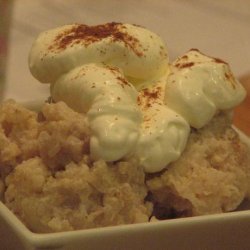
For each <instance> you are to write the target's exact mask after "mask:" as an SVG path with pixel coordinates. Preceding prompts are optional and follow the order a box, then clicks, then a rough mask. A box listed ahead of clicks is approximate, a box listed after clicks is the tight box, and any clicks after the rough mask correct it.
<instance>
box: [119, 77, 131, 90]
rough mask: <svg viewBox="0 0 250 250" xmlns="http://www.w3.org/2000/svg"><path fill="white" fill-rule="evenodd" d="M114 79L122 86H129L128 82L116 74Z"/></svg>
mask: <svg viewBox="0 0 250 250" xmlns="http://www.w3.org/2000/svg"><path fill="white" fill-rule="evenodd" d="M116 79H117V80H118V81H119V83H120V84H121V86H122V87H123V88H124V87H125V86H130V84H129V82H128V81H127V80H126V79H125V78H123V77H120V76H117V77H116Z"/></svg>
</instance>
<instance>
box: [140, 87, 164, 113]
mask: <svg viewBox="0 0 250 250" xmlns="http://www.w3.org/2000/svg"><path fill="white" fill-rule="evenodd" d="M160 95H161V87H157V88H154V89H153V90H149V89H143V90H142V91H141V94H140V95H139V96H138V98H137V104H138V105H139V106H142V105H143V106H142V107H143V108H149V107H151V106H152V104H153V103H155V102H156V101H158V100H159V98H160Z"/></svg>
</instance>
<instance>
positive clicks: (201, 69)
mask: <svg viewBox="0 0 250 250" xmlns="http://www.w3.org/2000/svg"><path fill="white" fill-rule="evenodd" d="M29 66H30V71H31V73H32V74H33V76H34V77H35V78H37V79H38V80H39V81H41V82H43V83H50V84H51V96H52V99H53V100H54V101H56V102H57V101H64V102H65V103H67V105H68V106H70V107H71V108H72V109H74V110H76V111H78V112H83V113H86V115H87V118H88V121H89V125H90V129H91V138H90V153H91V156H92V157H93V158H94V159H103V160H106V161H115V160H119V159H121V158H123V157H126V156H131V155H135V156H136V157H137V158H138V159H139V160H140V163H141V164H142V166H143V167H144V170H145V172H149V173H154V172H158V171H161V170H162V169H164V168H165V167H166V166H167V165H168V164H169V163H170V162H173V161H175V160H177V159H178V158H179V157H180V155H181V153H182V152H183V150H184V149H185V146H186V142H187V139H188V136H189V133H190V126H193V127H195V128H200V127H202V126H204V125H205V124H207V123H208V122H209V121H210V119H211V118H212V117H213V116H214V114H215V113H216V112H217V111H218V110H227V109H231V108H233V107H234V106H236V105H237V104H238V103H240V102H241V101H242V100H243V98H244V96H245V92H244V89H243V87H242V86H241V85H240V83H239V82H238V81H237V80H236V79H235V78H234V77H233V75H232V72H231V70H230V68H229V66H228V64H227V63H225V62H223V61H221V60H219V59H215V58H211V57H207V56H205V55H203V54H201V53H200V52H199V51H198V50H191V51H189V52H188V53H187V54H185V55H184V56H182V57H180V58H178V59H177V60H176V61H175V62H174V63H173V64H172V65H170V66H169V61H168V53H167V49H166V47H165V45H164V43H163V41H162V40H161V38H160V37H159V36H157V35H156V34H154V33H153V32H151V31H149V30H147V29H145V28H142V27H140V26H137V25H131V24H121V23H107V24H103V25H97V26H87V25H82V24H73V25H65V26H62V27H59V28H56V29H53V30H49V31H46V32H43V33H41V34H40V35H39V36H38V38H37V40H36V41H35V42H34V44H33V46H32V49H31V52H30V55H29Z"/></svg>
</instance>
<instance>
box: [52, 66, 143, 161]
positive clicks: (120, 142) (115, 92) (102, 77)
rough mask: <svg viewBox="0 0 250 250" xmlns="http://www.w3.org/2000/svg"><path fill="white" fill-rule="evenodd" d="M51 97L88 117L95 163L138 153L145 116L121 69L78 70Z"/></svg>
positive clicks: (62, 79) (66, 76)
mask: <svg viewBox="0 0 250 250" xmlns="http://www.w3.org/2000/svg"><path fill="white" fill-rule="evenodd" d="M51 96H52V98H53V100H54V101H64V102H65V103H67V105H68V106H69V107H71V108H72V109H74V110H76V111H78V112H84V113H87V117H88V120H89V124H90V128H91V131H92V134H91V139H90V151H91V154H92V156H93V157H94V158H95V159H105V160H106V161H115V160H118V159H120V158H121V157H123V156H124V155H128V154H130V153H131V152H132V151H133V150H134V148H135V146H136V143H137V141H138V137H139V126H140V123H141V112H140V111H139V108H138V106H137V91H136V89H135V88H134V86H133V85H131V84H130V83H129V82H128V81H127V80H126V79H125V78H124V76H123V74H122V73H121V72H120V71H119V69H117V68H114V67H109V66H105V65H97V64H85V65H82V66H79V67H76V68H75V69H73V70H71V71H70V72H69V73H67V74H64V75H62V76H61V77H60V78H59V79H58V80H57V81H56V82H55V83H54V84H53V85H52V86H51Z"/></svg>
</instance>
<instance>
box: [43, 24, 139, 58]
mask: <svg viewBox="0 0 250 250" xmlns="http://www.w3.org/2000/svg"><path fill="white" fill-rule="evenodd" d="M107 37H110V38H111V39H112V41H113V42H117V41H119V42H123V43H124V44H125V46H126V47H129V48H130V49H131V50H132V51H133V52H134V53H135V54H136V55H137V56H139V57H141V56H143V52H142V51H139V50H138V48H139V47H141V44H140V43H139V40H138V39H137V38H135V37H133V36H131V35H129V34H128V33H127V32H126V26H124V25H123V24H122V23H116V22H112V23H106V24H102V25H96V26H88V25H85V24H75V25H73V26H72V27H71V28H69V29H68V30H65V31H63V32H61V33H60V34H58V35H57V36H56V38H55V39H54V42H53V44H51V45H50V46H49V47H48V49H49V50H50V51H53V52H60V51H62V50H65V49H66V48H68V47H72V46H74V45H75V44H79V43H81V44H83V45H84V46H85V47H87V46H89V45H90V44H92V43H95V42H98V41H100V40H102V39H105V38H107ZM103 53H105V52H103Z"/></svg>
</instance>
